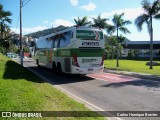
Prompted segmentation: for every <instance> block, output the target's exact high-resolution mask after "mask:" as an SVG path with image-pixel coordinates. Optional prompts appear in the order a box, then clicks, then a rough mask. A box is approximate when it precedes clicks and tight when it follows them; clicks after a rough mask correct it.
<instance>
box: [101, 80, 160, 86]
mask: <svg viewBox="0 0 160 120" xmlns="http://www.w3.org/2000/svg"><path fill="white" fill-rule="evenodd" d="M128 85H132V86H144V87H153V88H159V87H160V82H157V81H150V80H134V81H126V82H118V83H110V84H107V85H103V86H102V87H115V88H116V87H124V86H128Z"/></svg>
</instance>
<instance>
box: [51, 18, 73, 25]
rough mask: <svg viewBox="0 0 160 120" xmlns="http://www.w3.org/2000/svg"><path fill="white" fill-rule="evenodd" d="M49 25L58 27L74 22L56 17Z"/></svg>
mask: <svg viewBox="0 0 160 120" xmlns="http://www.w3.org/2000/svg"><path fill="white" fill-rule="evenodd" d="M51 25H52V26H53V27H58V26H60V25H63V26H73V25H74V24H73V23H72V22H70V21H68V20H64V19H56V20H55V21H53V23H51Z"/></svg>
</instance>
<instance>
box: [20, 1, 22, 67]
mask: <svg viewBox="0 0 160 120" xmlns="http://www.w3.org/2000/svg"><path fill="white" fill-rule="evenodd" d="M20 63H21V65H22V66H23V46H22V0H20Z"/></svg>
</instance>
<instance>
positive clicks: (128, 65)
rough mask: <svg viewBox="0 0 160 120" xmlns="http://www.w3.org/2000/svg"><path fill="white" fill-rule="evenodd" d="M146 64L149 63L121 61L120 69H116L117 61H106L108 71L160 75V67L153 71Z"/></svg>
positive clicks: (155, 67) (154, 68) (154, 67)
mask: <svg viewBox="0 0 160 120" xmlns="http://www.w3.org/2000/svg"><path fill="white" fill-rule="evenodd" d="M146 62H148V61H137V60H119V67H116V60H105V61H104V65H105V68H108V69H116V70H122V71H129V72H138V73H147V74H153V75H160V66H153V69H149V66H147V65H146ZM157 62H158V61H157Z"/></svg>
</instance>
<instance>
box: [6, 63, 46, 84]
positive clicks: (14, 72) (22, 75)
mask: <svg viewBox="0 0 160 120" xmlns="http://www.w3.org/2000/svg"><path fill="white" fill-rule="evenodd" d="M3 79H4V80H27V81H31V82H36V83H44V81H42V80H41V79H40V78H39V77H37V76H36V75H35V74H33V73H32V72H31V71H29V70H27V69H26V68H24V67H22V66H21V65H20V64H18V63H16V62H14V61H11V60H9V61H7V63H6V64H5V71H4V74H3Z"/></svg>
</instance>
